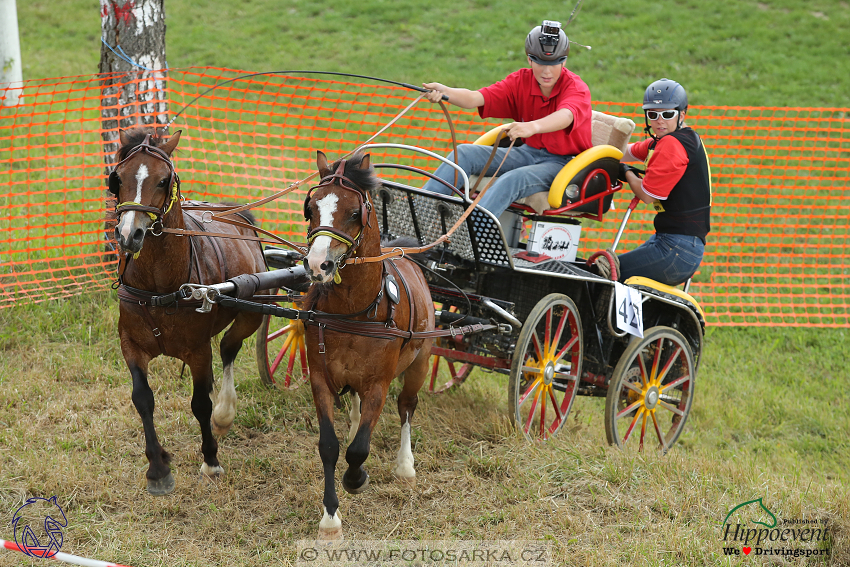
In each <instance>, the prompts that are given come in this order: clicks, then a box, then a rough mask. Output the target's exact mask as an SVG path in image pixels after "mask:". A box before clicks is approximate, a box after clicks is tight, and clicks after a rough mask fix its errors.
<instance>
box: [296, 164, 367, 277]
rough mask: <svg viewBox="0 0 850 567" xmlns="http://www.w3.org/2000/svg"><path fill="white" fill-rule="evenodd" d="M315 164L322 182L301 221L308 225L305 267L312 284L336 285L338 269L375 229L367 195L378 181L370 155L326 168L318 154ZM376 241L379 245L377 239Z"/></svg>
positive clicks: (310, 196) (306, 204)
mask: <svg viewBox="0 0 850 567" xmlns="http://www.w3.org/2000/svg"><path fill="white" fill-rule="evenodd" d="M316 164H317V165H318V168H319V175H320V176H321V179H322V180H321V182H320V183H319V185H316V186H315V187H313V188H312V189H310V191H309V192H308V193H307V198H306V199H305V201H304V218H306V219H307V220H308V221H309V223H310V230H309V232H308V233H307V243H308V245H309V250H308V251H307V256H306V257H305V258H304V266H305V267H306V268H307V273H309V274H310V279H311V280H313V281H314V282H318V283H324V284H327V283H330V282H331V281H333V282H335V283H339V282H340V281H341V279H340V276H339V269H340V268H341V267H342V266H343V265H344V264H345V261H346V260H347V259H348V258H349V256H351V255H352V254H355V253H356V251H357V249H358V247H359V246H360V243H361V241H362V240H363V237H364V234H366V233H367V232H372V231H373V228H372V227H373V226H374V227H377V219H375V220H374V221H373V217H374V216H375V213H374V211H373V209H372V203H371V201H370V200H369V191H370V190H372V189H375V188H376V187H377V186H378V184H379V181H378V178H377V177H375V172H374V169H373V168H372V167H371V164H370V159H369V154H365V155H364V154H359V153H357V154H354V155H353V156H352V157H351V158H350V159H348V160H346V159H340V160H337V161H336V162H334V163H333V164H332V165H330V166H328V159H327V157H326V156H325V154H324V153H322V152H317V159H316ZM376 234H377V233H376ZM376 241H377V242H378V243H379V245H380V238H377V239H376Z"/></svg>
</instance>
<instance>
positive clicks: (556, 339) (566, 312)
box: [549, 309, 570, 360]
mask: <svg viewBox="0 0 850 567" xmlns="http://www.w3.org/2000/svg"><path fill="white" fill-rule="evenodd" d="M569 319H570V311H569V309H564V314H563V315H562V316H561V321H560V322H559V323H558V328H557V330H555V336H554V337H552V342H551V343H549V344H551V345H552V348H551V350H550V353H551V351H552V350H554V349H556V348H558V343H560V342H561V335H563V333H564V327H565V326H566V324H567V321H568V320H569ZM555 360H557V357H555Z"/></svg>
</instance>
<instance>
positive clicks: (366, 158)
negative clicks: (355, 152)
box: [360, 154, 372, 169]
mask: <svg viewBox="0 0 850 567" xmlns="http://www.w3.org/2000/svg"><path fill="white" fill-rule="evenodd" d="M371 164H372V160H371V159H370V157H369V154H366V155H365V156H363V159H362V160H361V161H360V169H369V166H370V165H371Z"/></svg>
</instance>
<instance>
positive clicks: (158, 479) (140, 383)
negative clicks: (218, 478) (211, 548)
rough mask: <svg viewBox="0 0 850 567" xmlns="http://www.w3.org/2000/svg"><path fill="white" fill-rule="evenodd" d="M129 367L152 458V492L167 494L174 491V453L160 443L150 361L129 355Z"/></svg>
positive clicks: (147, 449) (146, 445)
mask: <svg viewBox="0 0 850 567" xmlns="http://www.w3.org/2000/svg"><path fill="white" fill-rule="evenodd" d="M125 358H126V359H127V366H128V367H129V368H130V375H131V376H132V377H133V405H134V406H136V411H137V412H139V417H141V418H142V427H143V428H144V431H145V456H146V457H147V458H148V472H147V473H146V474H145V476H146V477H147V479H148V492H149V493H150V494H152V495H153V496H164V495H166V494H169V493H170V492H171V491H172V490H174V477H173V476H172V475H171V467H169V466H168V463H170V462H171V455H170V454H168V452H167V451H166V450H165V449H163V448H162V445H160V444H159V439H158V438H157V435H156V428H155V427H154V424H153V410H154V399H153V390H151V387H150V384H148V361H149V358H147V357H144V358H143V359H142V360H137V359H136V358H135V357H133V356H127V355H126V354H125Z"/></svg>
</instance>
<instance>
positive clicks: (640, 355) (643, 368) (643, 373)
mask: <svg viewBox="0 0 850 567" xmlns="http://www.w3.org/2000/svg"><path fill="white" fill-rule="evenodd" d="M637 360H638V366H639V367H640V381H641V383H642V385H644V386H646V385H647V384H648V383H649V375H648V374H647V372H646V363H645V362H644V361H643V353H641V352H639V353H638V355H637Z"/></svg>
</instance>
